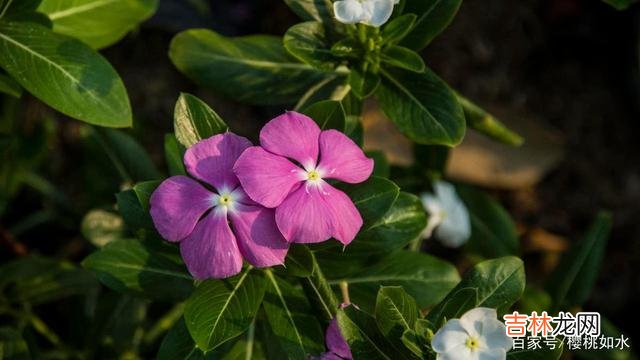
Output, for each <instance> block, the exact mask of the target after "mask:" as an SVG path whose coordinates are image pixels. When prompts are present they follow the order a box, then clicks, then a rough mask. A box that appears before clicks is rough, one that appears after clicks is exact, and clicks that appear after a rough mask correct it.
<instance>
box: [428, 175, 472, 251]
mask: <svg viewBox="0 0 640 360" xmlns="http://www.w3.org/2000/svg"><path fill="white" fill-rule="evenodd" d="M433 187H434V189H435V195H433V194H429V193H424V194H422V204H423V205H424V207H425V209H426V210H427V213H429V222H428V223H427V227H426V228H425V229H424V232H423V233H422V236H423V237H425V238H428V237H431V234H432V233H435V236H436V238H437V239H438V240H439V241H440V242H441V243H442V244H444V245H445V246H449V247H458V246H461V245H462V244H464V243H465V242H466V241H467V240H468V239H469V237H470V236H471V222H470V220H469V212H468V211H467V208H466V207H465V206H464V203H463V202H462V200H460V198H459V197H458V194H457V193H456V190H455V188H454V187H453V185H451V184H449V183H447V182H444V181H436V182H435V183H434V185H433ZM434 229H435V231H434Z"/></svg>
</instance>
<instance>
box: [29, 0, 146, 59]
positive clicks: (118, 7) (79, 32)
mask: <svg viewBox="0 0 640 360" xmlns="http://www.w3.org/2000/svg"><path fill="white" fill-rule="evenodd" d="M157 7H158V0H107V1H105V0H43V1H42V3H41V4H40V7H38V11H40V12H42V13H45V14H47V16H49V18H50V19H51V21H53V31H55V32H57V33H60V34H64V35H68V36H71V37H74V38H76V39H79V40H82V41H84V42H85V43H87V44H88V45H89V46H91V47H93V48H95V49H100V48H103V47H106V46H109V45H111V44H114V43H116V42H117V41H118V40H120V39H122V38H123V37H124V36H125V35H126V34H127V33H128V32H129V31H131V30H133V29H134V28H135V27H136V26H137V25H138V24H139V23H141V22H142V21H144V20H146V19H148V18H149V17H151V15H153V13H154V12H155V11H156V8H157Z"/></svg>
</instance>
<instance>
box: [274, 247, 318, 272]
mask: <svg viewBox="0 0 640 360" xmlns="http://www.w3.org/2000/svg"><path fill="white" fill-rule="evenodd" d="M313 263H314V259H313V254H311V251H309V249H308V248H307V247H306V246H305V245H302V244H291V246H290V247H289V252H287V257H286V258H285V259H284V266H282V267H280V266H278V267H276V268H275V271H276V272H278V273H282V274H284V275H288V276H295V277H302V278H304V277H309V276H311V274H312V273H313Z"/></svg>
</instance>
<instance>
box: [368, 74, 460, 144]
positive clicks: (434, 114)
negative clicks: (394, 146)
mask: <svg viewBox="0 0 640 360" xmlns="http://www.w3.org/2000/svg"><path fill="white" fill-rule="evenodd" d="M383 75H384V81H383V82H382V85H381V86H380V87H379V88H378V92H377V93H376V97H377V99H378V101H379V102H380V105H381V107H382V109H383V111H384V113H385V114H386V115H387V116H388V117H389V118H390V119H391V120H393V122H395V123H396V125H397V126H398V128H399V129H400V131H402V133H404V134H405V135H406V136H407V137H409V139H411V140H413V141H415V142H417V143H419V144H430V145H446V146H455V145H457V144H459V143H460V142H461V141H462V138H463V137H464V133H465V119H464V113H463V111H462V107H461V106H460V104H459V103H458V100H457V98H456V96H455V94H454V93H453V91H451V89H449V87H448V86H447V84H446V83H445V82H444V81H442V80H441V79H440V78H438V77H437V76H436V75H435V74H434V73H433V72H432V71H431V70H430V69H429V68H426V69H425V71H424V73H421V74H416V73H413V72H409V71H404V70H400V69H397V70H389V71H383Z"/></svg>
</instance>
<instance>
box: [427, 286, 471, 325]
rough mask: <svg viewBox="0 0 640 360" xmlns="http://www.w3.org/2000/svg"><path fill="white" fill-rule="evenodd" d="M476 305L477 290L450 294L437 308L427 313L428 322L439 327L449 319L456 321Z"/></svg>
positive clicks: (457, 291)
mask: <svg viewBox="0 0 640 360" xmlns="http://www.w3.org/2000/svg"><path fill="white" fill-rule="evenodd" d="M477 303H478V289H476V288H462V289H457V290H456V291H455V292H453V291H452V292H451V294H450V295H449V296H447V298H446V299H445V300H444V301H442V302H441V303H440V304H439V305H438V307H437V308H435V309H433V310H431V312H429V316H428V318H429V320H430V321H433V323H434V324H436V326H440V325H441V324H442V323H443V322H444V321H446V320H449V319H458V318H460V317H461V316H462V315H464V313H466V312H467V311H469V310H471V309H473V308H475V307H476V304H477Z"/></svg>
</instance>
